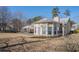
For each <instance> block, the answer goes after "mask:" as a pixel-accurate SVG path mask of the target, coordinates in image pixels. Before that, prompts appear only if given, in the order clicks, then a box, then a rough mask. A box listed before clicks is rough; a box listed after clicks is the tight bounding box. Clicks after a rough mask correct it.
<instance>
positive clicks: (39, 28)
mask: <svg viewBox="0 0 79 59" xmlns="http://www.w3.org/2000/svg"><path fill="white" fill-rule="evenodd" d="M43 27H44V28H43ZM48 27H51V34H48ZM55 27H56V29H54V28H55ZM59 27H60V24H58V23H57V24H56V23H55V24H35V25H34V35H42V36H58V35H60V33H59ZM43 31H45V32H43ZM54 31H56V34H55V33H54Z"/></svg>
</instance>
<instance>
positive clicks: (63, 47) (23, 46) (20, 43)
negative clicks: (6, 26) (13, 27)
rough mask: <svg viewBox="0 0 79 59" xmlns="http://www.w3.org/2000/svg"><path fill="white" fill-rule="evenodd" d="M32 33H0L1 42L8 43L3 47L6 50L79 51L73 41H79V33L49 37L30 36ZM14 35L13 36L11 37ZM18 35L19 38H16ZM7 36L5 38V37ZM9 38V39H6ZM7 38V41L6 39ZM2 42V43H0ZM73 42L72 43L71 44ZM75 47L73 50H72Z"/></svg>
mask: <svg viewBox="0 0 79 59" xmlns="http://www.w3.org/2000/svg"><path fill="white" fill-rule="evenodd" d="M30 36H31V35H30V34H22V33H0V42H1V40H3V41H2V42H3V43H4V44H6V43H7V45H8V46H7V47H6V48H4V49H2V50H5V51H13V52H15V51H17V52H22V51H23V52H24V51H28V52H29V51H33V52H35V51H39V52H41V51H42V52H44V51H47V52H49V51H75V50H77V51H79V48H78V45H77V44H75V45H74V44H73V43H79V40H78V39H79V33H77V34H72V35H69V36H68V37H63V36H62V37H56V38H53V37H51V38H50V37H49V38H45V37H44V38H35V37H30ZM10 37H13V38H10ZM15 37H18V38H15ZM4 38H5V39H4ZM6 38H8V40H6ZM4 40H5V41H4ZM3 43H2V44H3ZM0 44H1V43H0ZM70 44H71V45H70ZM72 49H73V50H72Z"/></svg>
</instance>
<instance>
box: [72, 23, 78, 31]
mask: <svg viewBox="0 0 79 59" xmlns="http://www.w3.org/2000/svg"><path fill="white" fill-rule="evenodd" d="M77 29H79V24H78V23H76V24H73V25H72V27H71V31H75V30H77Z"/></svg>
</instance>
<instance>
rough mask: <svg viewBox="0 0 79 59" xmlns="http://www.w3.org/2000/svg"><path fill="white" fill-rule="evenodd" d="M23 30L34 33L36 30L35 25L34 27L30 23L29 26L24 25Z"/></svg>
mask: <svg viewBox="0 0 79 59" xmlns="http://www.w3.org/2000/svg"><path fill="white" fill-rule="evenodd" d="M22 32H29V33H33V32H34V27H33V25H28V26H24V27H22Z"/></svg>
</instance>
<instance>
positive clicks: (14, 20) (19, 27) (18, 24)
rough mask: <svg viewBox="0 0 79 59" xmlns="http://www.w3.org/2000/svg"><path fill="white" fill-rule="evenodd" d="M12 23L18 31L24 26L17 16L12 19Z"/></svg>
mask: <svg viewBox="0 0 79 59" xmlns="http://www.w3.org/2000/svg"><path fill="white" fill-rule="evenodd" d="M12 24H13V27H14V30H15V31H16V32H19V31H20V29H21V27H22V22H21V20H19V19H17V18H15V19H13V20H12Z"/></svg>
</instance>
